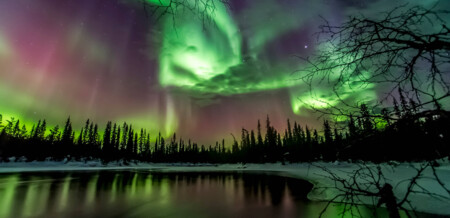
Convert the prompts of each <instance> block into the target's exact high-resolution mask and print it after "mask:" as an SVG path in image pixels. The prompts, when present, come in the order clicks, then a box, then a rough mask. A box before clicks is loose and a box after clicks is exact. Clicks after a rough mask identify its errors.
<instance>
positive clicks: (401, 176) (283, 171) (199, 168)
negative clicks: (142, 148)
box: [0, 160, 450, 215]
mask: <svg viewBox="0 0 450 218" xmlns="http://www.w3.org/2000/svg"><path fill="white" fill-rule="evenodd" d="M419 165H420V163H394V164H381V165H379V166H381V169H382V172H383V174H384V176H385V177H386V178H387V182H388V183H390V184H392V186H393V187H394V194H395V196H396V197H397V198H401V197H402V196H404V194H405V192H406V190H407V185H408V183H409V182H408V180H409V179H410V178H412V177H414V176H415V175H416V174H417V171H416V170H415V169H414V166H416V167H418V166H419ZM366 166H369V167H376V165H375V164H366ZM321 167H325V168H327V169H328V170H330V172H332V173H334V174H336V175H338V176H340V177H342V178H345V177H348V175H347V174H348V172H351V171H353V170H355V169H357V168H358V166H357V165H356V164H353V163H347V162H335V163H325V162H316V163H313V164H310V163H299V164H286V165H282V164H281V163H274V164H245V165H243V164H220V165H214V164H189V163H170V164H169V163H131V164H129V165H123V164H122V163H120V162H112V163H109V164H108V165H103V164H101V162H100V161H87V162H84V161H83V162H77V161H70V162H65V161H61V162H57V161H45V162H3V163H0V173H18V172H45V171H74V170H81V171H88V170H92V171H96V170H148V171H163V172H230V171H242V172H265V173H273V174H278V175H283V176H288V177H293V178H298V179H303V180H307V181H309V182H311V183H312V184H314V186H315V188H314V189H313V190H312V191H311V192H310V193H309V195H308V198H309V199H311V200H328V199H331V198H332V197H333V196H335V195H336V193H337V190H333V189H327V190H326V191H325V192H323V191H319V189H318V188H319V187H330V186H334V183H333V181H332V180H331V179H329V178H327V177H324V175H327V173H326V172H324V171H323V170H322V169H321ZM435 169H436V173H437V175H438V176H439V178H440V180H441V181H443V182H444V183H445V186H446V187H447V188H450V163H449V162H448V161H447V160H446V161H439V166H438V167H436V168H435ZM422 175H423V176H425V177H430V179H421V180H420V181H419V182H418V184H420V185H421V186H422V187H424V188H426V189H427V190H428V191H430V192H432V193H436V194H441V195H444V196H448V193H447V192H445V190H444V189H443V188H442V186H441V185H440V184H439V183H438V182H437V181H436V180H434V179H432V177H433V172H432V170H431V168H427V169H426V170H425V171H424V172H423V173H422ZM448 197H449V198H450V196H448ZM408 199H409V200H411V203H412V205H413V207H414V208H415V210H417V211H421V212H426V213H433V214H441V215H450V202H449V201H448V200H443V199H439V198H436V197H432V196H430V195H424V194H411V195H410V197H409V198H408ZM367 203H369V202H367Z"/></svg>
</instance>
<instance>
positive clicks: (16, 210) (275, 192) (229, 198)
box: [0, 170, 387, 218]
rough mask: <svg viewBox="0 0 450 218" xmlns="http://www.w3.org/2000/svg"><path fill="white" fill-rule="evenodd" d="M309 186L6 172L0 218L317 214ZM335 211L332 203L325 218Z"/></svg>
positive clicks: (151, 175)
mask: <svg viewBox="0 0 450 218" xmlns="http://www.w3.org/2000/svg"><path fill="white" fill-rule="evenodd" d="M311 189H312V184H310V183H309V182H306V181H303V180H299V179H294V178H288V177H284V176H279V175H273V174H266V173H255V172H245V173H243V172H221V173H212V172H195V173H194V172H192V173H180V172H157V171H148V170H103V171H55V172H27V173H6V174H0V217H214V218H219V217H258V218H259V217H318V215H319V213H320V212H321V210H322V209H323V207H324V205H325V203H324V202H315V201H310V200H308V199H307V198H306V196H307V193H308V192H309V191H310V190H311ZM361 210H362V211H363V213H365V214H367V216H371V212H369V211H368V210H367V209H366V208H361ZM365 211H366V212H365ZM339 212H340V211H339V205H337V206H335V207H330V209H329V210H327V213H326V215H325V216H324V217H336V216H338V213H339ZM378 213H379V214H378V216H379V217H383V216H386V215H387V214H386V212H385V211H383V210H380V211H379V212H378Z"/></svg>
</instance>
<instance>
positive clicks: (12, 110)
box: [0, 0, 436, 143]
mask: <svg viewBox="0 0 450 218" xmlns="http://www.w3.org/2000/svg"><path fill="white" fill-rule="evenodd" d="M147 2H148V3H151V4H165V3H166V2H167V1H161V2H160V1H154V0H153V1H150V0H147ZM404 2H411V1H398V4H402V3H404ZM415 2H416V3H419V1H415ZM420 2H423V3H421V4H424V5H425V6H427V5H432V4H434V3H435V2H436V1H433V0H428V1H420ZM386 7H392V2H391V1H387V0H379V1H368V0H367V1H365V0H364V1H356V0H345V1H344V0H319V1H314V0H303V1H300V0H298V1H295V0H281V1H280V0H258V1H257V0H233V1H231V5H230V8H229V9H228V8H226V7H225V6H224V5H222V4H219V3H217V5H216V10H214V11H208V13H206V16H209V17H210V23H209V24H206V26H205V25H204V23H203V22H202V20H201V19H199V18H198V17H197V16H196V15H195V13H193V12H190V11H182V10H181V9H178V10H180V11H179V12H178V13H176V15H175V16H174V17H173V19H172V17H171V16H166V17H163V18H162V19H160V20H155V19H152V18H151V17H150V18H149V17H147V16H146V14H145V11H144V8H143V6H142V4H141V2H140V1H138V0H95V1H94V0H77V1H73V0H34V1H29V0H5V1H3V2H2V3H1V4H0V113H1V114H3V115H4V118H6V119H8V117H15V118H16V119H20V120H21V121H25V122H35V121H36V120H38V119H44V118H45V119H47V121H48V122H49V124H50V125H56V124H59V125H62V122H63V121H64V120H65V119H66V118H67V117H68V116H71V118H72V120H73V123H74V124H76V125H82V124H83V122H84V121H85V120H86V119H87V118H91V119H92V120H94V122H97V123H99V124H100V125H101V126H103V125H104V124H105V123H106V122H107V121H108V120H111V121H114V122H124V121H127V122H128V123H131V124H132V125H133V126H134V127H137V128H147V129H150V130H152V131H153V132H152V134H153V135H154V134H156V133H157V131H161V133H162V134H163V135H164V136H170V135H171V134H173V133H174V132H177V134H178V135H181V136H182V137H184V138H192V139H194V140H196V141H199V142H201V143H212V142H213V141H215V140H220V139H221V138H229V137H230V133H235V134H236V133H237V132H239V131H240V129H241V128H243V127H244V128H254V126H255V123H256V120H258V119H265V117H266V115H269V116H270V117H271V120H272V122H273V123H274V125H275V126H282V125H284V123H285V121H286V119H288V118H289V119H291V120H297V121H300V122H301V123H302V124H308V125H311V126H314V125H317V120H316V118H315V115H312V114H311V113H310V112H309V111H308V109H307V108H306V107H305V104H306V103H308V104H314V105H316V106H317V107H326V106H327V105H335V104H338V102H337V100H336V99H335V97H334V96H333V90H331V88H330V87H328V86H327V84H325V83H317V84H315V86H314V90H313V93H312V96H311V94H310V93H309V92H308V89H309V87H307V86H306V85H304V84H303V83H302V81H301V80H300V79H298V78H299V77H300V76H301V75H299V74H298V72H297V73H296V71H297V70H299V69H300V68H302V67H303V66H304V64H305V63H304V62H302V61H300V60H299V59H298V58H296V57H295V56H294V55H298V56H307V55H309V54H312V53H314V52H315V51H316V49H317V48H316V43H315V39H314V36H313V35H312V34H313V33H314V32H315V31H317V26H318V25H319V24H320V22H321V19H320V18H319V15H321V16H323V17H325V18H326V19H327V20H329V21H331V22H333V23H339V22H340V21H342V19H345V17H346V16H348V15H350V14H352V13H355V12H359V13H367V14H368V15H369V16H377V15H376V13H377V12H379V11H383V10H385V9H386ZM364 73H365V74H370V72H364ZM352 85H353V86H355V87H358V88H355V89H349V90H344V95H343V96H342V97H343V98H346V99H353V100H358V99H365V100H376V99H377V92H378V91H379V89H377V87H376V86H375V85H374V84H369V85H366V86H358V84H352ZM299 99H301V101H300V100H299ZM75 127H76V128H81V126H75Z"/></svg>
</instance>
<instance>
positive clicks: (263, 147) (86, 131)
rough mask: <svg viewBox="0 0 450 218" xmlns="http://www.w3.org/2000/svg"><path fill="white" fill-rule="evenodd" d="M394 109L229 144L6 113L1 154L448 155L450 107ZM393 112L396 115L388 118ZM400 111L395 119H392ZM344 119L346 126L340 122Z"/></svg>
mask: <svg viewBox="0 0 450 218" xmlns="http://www.w3.org/2000/svg"><path fill="white" fill-rule="evenodd" d="M393 104H394V106H393V109H392V111H390V110H389V109H387V108H385V109H383V110H381V112H380V113H378V114H374V113H371V112H370V111H369V109H368V107H367V106H366V105H364V104H363V105H361V107H360V111H359V113H358V114H354V115H352V116H350V117H349V118H348V119H347V120H346V121H345V122H341V123H340V124H341V125H339V123H333V125H332V123H330V122H329V121H328V120H325V121H324V123H323V131H321V132H320V133H319V132H318V131H317V130H316V129H311V128H309V127H308V126H301V125H300V124H298V123H297V122H294V123H293V125H292V124H291V122H290V120H287V128H286V129H285V130H284V132H278V131H277V130H276V129H275V128H274V127H273V126H272V124H271V122H270V119H269V117H267V119H266V122H265V128H264V130H263V129H262V127H261V123H260V121H259V120H258V123H257V129H256V131H254V130H247V129H242V132H241V138H240V140H239V139H234V140H233V143H232V145H231V147H229V148H226V146H225V140H222V141H221V142H216V144H215V145H214V146H212V145H209V146H204V145H199V144H197V143H194V142H192V141H191V140H187V141H186V140H183V139H181V138H177V136H176V134H174V135H173V136H172V137H170V138H164V137H161V134H158V135H157V136H154V138H151V136H150V134H149V132H147V130H146V129H140V130H136V129H134V128H133V126H132V125H130V124H127V123H123V124H122V125H118V124H117V123H112V122H108V123H107V124H106V127H105V129H104V131H103V133H102V134H100V131H99V127H98V125H97V124H95V123H94V122H92V121H90V120H87V121H86V123H85V125H84V127H83V128H81V131H80V132H79V133H78V134H75V131H74V130H73V128H72V122H71V120H70V118H68V119H67V121H66V123H65V125H64V128H62V129H61V128H60V127H59V126H54V127H53V128H50V129H48V126H47V123H46V121H45V120H39V121H38V122H37V123H36V124H34V125H33V127H32V128H31V130H30V131H28V130H27V128H26V126H25V125H21V124H22V123H21V122H20V120H15V119H14V118H11V119H10V120H7V121H5V122H3V120H2V116H1V115H0V158H2V160H4V161H8V159H7V158H8V157H12V156H15V157H21V156H25V157H26V158H27V160H30V161H31V160H44V159H45V158H47V157H51V158H52V159H55V160H62V159H64V158H68V159H69V160H70V159H81V158H84V159H85V160H87V159H95V158H100V159H102V160H103V161H105V162H109V161H112V160H119V159H123V160H128V161H129V160H140V161H149V162H211V163H224V162H243V163H247V162H249V163H265V162H277V161H281V162H283V163H284V162H285V161H289V162H309V161H316V160H324V161H335V160H370V161H375V162H380V161H389V160H398V161H413V160H427V159H435V158H442V157H448V156H449V154H450V140H449V138H450V112H448V111H445V110H443V109H442V107H441V106H440V105H439V104H438V103H436V108H435V110H419V109H418V108H416V107H415V103H414V101H410V102H407V101H406V100H405V98H404V97H403V96H402V95H400V103H398V102H397V100H395V99H394V102H393ZM391 113H394V114H395V116H389V114H391ZM393 117H394V118H393ZM342 124H344V125H345V127H342Z"/></svg>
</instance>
